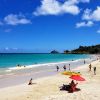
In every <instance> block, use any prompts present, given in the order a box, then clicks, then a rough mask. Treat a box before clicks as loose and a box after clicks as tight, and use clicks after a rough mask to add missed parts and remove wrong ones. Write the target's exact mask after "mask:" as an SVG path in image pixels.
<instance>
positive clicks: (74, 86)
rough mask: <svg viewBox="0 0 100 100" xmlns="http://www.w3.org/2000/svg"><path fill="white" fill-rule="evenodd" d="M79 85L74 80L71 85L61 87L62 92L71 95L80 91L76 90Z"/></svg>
mask: <svg viewBox="0 0 100 100" xmlns="http://www.w3.org/2000/svg"><path fill="white" fill-rule="evenodd" d="M77 84H78V83H75V82H74V80H72V81H71V83H69V85H64V84H63V86H62V87H61V89H60V90H66V91H68V92H69V93H73V92H75V91H79V90H80V89H78V88H76V86H77Z"/></svg>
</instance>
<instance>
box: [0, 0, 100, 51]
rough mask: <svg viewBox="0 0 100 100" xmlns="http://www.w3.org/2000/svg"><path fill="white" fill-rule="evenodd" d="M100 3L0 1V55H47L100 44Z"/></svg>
mask: <svg viewBox="0 0 100 100" xmlns="http://www.w3.org/2000/svg"><path fill="white" fill-rule="evenodd" d="M99 24H100V1H99V0H0V51H1V52H2V51H4V52H5V51H6V52H50V51H51V50H53V49H56V50H58V51H63V50H66V49H68V50H71V49H75V48H77V47H78V46H80V45H86V46H88V45H95V44H100V25H99Z"/></svg>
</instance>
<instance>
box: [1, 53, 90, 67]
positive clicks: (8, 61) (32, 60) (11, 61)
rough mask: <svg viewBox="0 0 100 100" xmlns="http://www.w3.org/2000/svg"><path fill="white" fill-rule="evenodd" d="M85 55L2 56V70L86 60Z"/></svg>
mask: <svg viewBox="0 0 100 100" xmlns="http://www.w3.org/2000/svg"><path fill="white" fill-rule="evenodd" d="M88 56H89V55H85V54H0V68H9V67H15V66H16V65H17V64H20V65H32V64H43V63H52V62H61V61H68V60H76V59H85V58H87V57H88Z"/></svg>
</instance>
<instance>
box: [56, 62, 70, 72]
mask: <svg viewBox="0 0 100 100" xmlns="http://www.w3.org/2000/svg"><path fill="white" fill-rule="evenodd" d="M56 69H57V72H58V71H59V69H60V68H59V66H56ZM63 69H64V71H66V65H64V66H63ZM69 71H70V64H69Z"/></svg>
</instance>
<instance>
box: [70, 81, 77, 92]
mask: <svg viewBox="0 0 100 100" xmlns="http://www.w3.org/2000/svg"><path fill="white" fill-rule="evenodd" d="M77 84H78V83H76V84H75V83H74V80H72V81H71V83H70V84H69V85H70V89H69V92H74V91H76V85H77Z"/></svg>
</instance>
